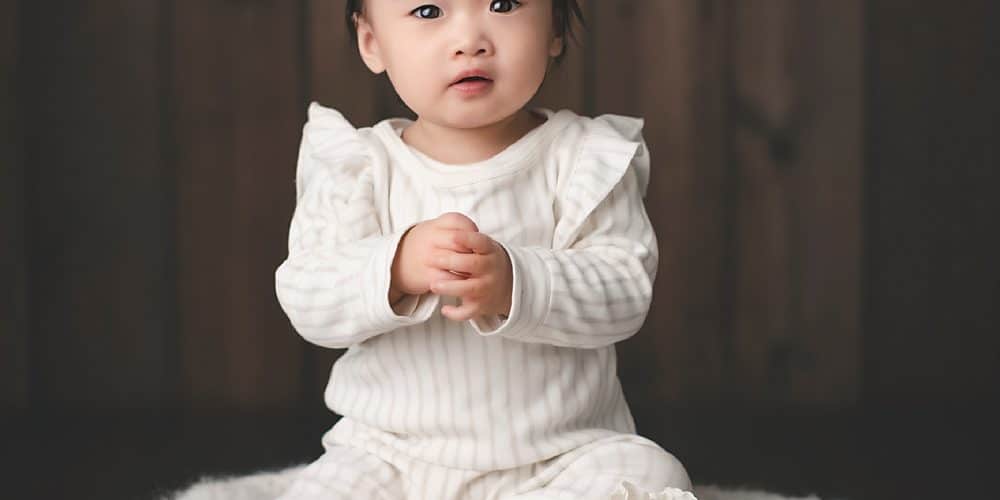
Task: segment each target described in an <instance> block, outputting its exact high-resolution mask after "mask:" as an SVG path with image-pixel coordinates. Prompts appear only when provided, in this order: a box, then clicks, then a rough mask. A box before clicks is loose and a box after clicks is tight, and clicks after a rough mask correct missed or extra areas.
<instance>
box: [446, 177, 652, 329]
mask: <svg viewBox="0 0 1000 500" xmlns="http://www.w3.org/2000/svg"><path fill="white" fill-rule="evenodd" d="M640 161H644V159H642V160H640ZM497 243H499V244H500V245H501V246H502V247H503V249H504V250H506V254H507V255H508V256H509V259H510V269H511V272H512V287H511V288H508V290H510V292H509V293H510V295H509V298H510V301H509V304H510V314H509V317H508V318H506V319H504V318H503V317H502V316H498V315H496V314H491V313H490V311H486V312H485V314H476V315H475V316H471V315H470V317H471V321H472V325H473V327H474V328H475V329H476V330H477V331H478V332H479V333H480V334H482V335H503V336H505V337H508V338H513V339H517V340H522V341H525V342H537V343H548V344H554V345H559V346H566V347H578V348H597V347H602V346H606V345H609V344H612V343H614V342H618V341H621V340H624V339H626V338H628V337H630V336H631V335H633V334H635V333H636V332H637V331H638V330H639V328H640V327H641V326H642V324H643V322H644V321H645V318H646V314H647V312H648V310H649V306H650V303H651V300H652V293H653V281H654V279H655V276H656V269H657V263H658V256H659V253H658V247H657V243H656V235H655V234H654V232H653V227H652V224H651V223H650V221H649V217H648V216H647V214H646V210H645V207H644V206H643V202H642V195H641V190H640V188H639V181H638V178H637V175H636V172H635V170H634V169H632V168H629V169H627V170H626V172H625V173H624V175H623V177H622V178H621V180H620V181H619V182H618V183H617V184H616V185H615V187H614V188H613V189H612V190H611V192H610V193H609V194H608V195H607V196H606V197H605V198H604V199H603V200H602V201H601V202H600V203H599V204H598V205H597V207H596V208H595V209H594V210H593V211H592V212H591V213H590V214H589V216H588V217H587V218H586V220H585V221H584V222H583V223H582V225H581V228H580V232H579V234H578V235H577V237H576V238H575V240H574V242H573V244H572V245H570V246H569V248H565V249H549V248H539V247H524V246H515V245H509V244H505V243H503V242H497ZM500 253H501V254H503V253H504V252H500ZM464 260H468V259H453V265H455V263H459V264H460V265H461V263H462V262H463V261H464ZM468 266H469V267H466V268H465V269H474V265H473V263H471V262H470V263H469V264H468ZM490 272H493V273H494V274H495V275H497V276H503V273H502V271H499V270H496V269H494V270H492V271H490ZM497 282H499V283H502V280H497ZM462 287H463V284H462V283H458V282H454V283H444V284H442V285H440V286H438V287H435V290H436V291H439V293H442V294H445V295H449V294H453V293H454V294H456V295H460V292H459V291H462V292H464V291H465V290H463V288H462ZM494 293H503V292H502V290H501V289H499V288H498V289H497V290H494ZM491 301H492V302H494V303H497V302H498V301H497V300H495V298H493V299H491V298H489V297H487V298H484V299H482V300H481V302H482V303H483V304H488V303H490V302H491ZM453 319H454V318H453Z"/></svg>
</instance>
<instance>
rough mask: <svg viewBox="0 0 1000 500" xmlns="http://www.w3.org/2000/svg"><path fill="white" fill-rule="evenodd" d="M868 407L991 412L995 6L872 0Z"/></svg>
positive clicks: (999, 367) (995, 348) (999, 356)
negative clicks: (976, 405) (967, 406)
mask: <svg viewBox="0 0 1000 500" xmlns="http://www.w3.org/2000/svg"><path fill="white" fill-rule="evenodd" d="M869 11H870V21H869V30H868V31H869V33H871V36H870V37H869V39H868V50H867V53H868V54H869V63H868V68H869V76H868V79H867V92H868V99H867V102H868V104H869V109H868V113H867V115H868V127H867V131H866V136H865V137H866V140H867V143H868V148H867V156H868V160H869V165H870V168H869V173H868V175H867V177H866V181H867V183H868V187H867V191H866V194H867V213H868V215H867V217H866V222H867V227H866V237H867V239H868V241H869V244H868V248H869V251H868V253H867V255H866V259H865V268H866V279H865V281H866V285H867V286H866V291H867V294H866V320H865V324H866V327H867V328H866V332H865V339H864V346H865V361H864V366H863V368H864V374H865V402H866V403H867V404H870V405H891V404H915V403H923V402H926V401H936V402H940V403H941V404H947V405H951V404H953V403H955V402H958V401H977V402H980V403H981V404H989V403H993V404H994V405H995V404H996V403H997V402H998V399H1000V398H998V392H997V390H996V381H997V380H1000V336H998V335H997V332H998V331H1000V308H998V307H997V304H998V297H1000V261H998V259H997V255H1000V240H998V239H997V237H996V233H997V227H998V225H997V214H998V213H1000V198H998V196H997V186H998V185H1000V172H998V169H997V166H998V165H1000V142H998V141H997V130H998V129H1000V121H998V117H1000V98H998V96H997V89H998V88H1000V33H998V32H997V30H996V29H995V21H994V20H995V19H997V16H998V15H1000V6H998V4H997V3H996V2H990V1H987V0H975V1H967V2H961V3H954V4H941V3H939V2H931V1H926V0H922V1H917V2H903V1H886V2H874V3H872V4H871V6H870V8H869Z"/></svg>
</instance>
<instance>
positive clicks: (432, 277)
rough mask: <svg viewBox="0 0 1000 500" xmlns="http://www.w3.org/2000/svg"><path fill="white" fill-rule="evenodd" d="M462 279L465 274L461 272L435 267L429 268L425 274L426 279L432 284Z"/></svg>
mask: <svg viewBox="0 0 1000 500" xmlns="http://www.w3.org/2000/svg"><path fill="white" fill-rule="evenodd" d="M463 279H465V276H463V275H461V274H456V273H453V272H451V271H447V270H444V269H437V268H431V269H430V271H429V272H428V275H427V281H428V282H430V283H432V284H433V283H438V282H442V283H447V282H449V281H454V280H463ZM434 293H437V292H434Z"/></svg>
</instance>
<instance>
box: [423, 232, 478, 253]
mask: <svg viewBox="0 0 1000 500" xmlns="http://www.w3.org/2000/svg"><path fill="white" fill-rule="evenodd" d="M463 233H464V231H462V230H459V229H442V230H440V231H435V233H434V237H433V242H434V246H436V247H438V248H442V249H444V250H451V251H452V252H458V253H472V249H471V248H469V247H467V246H465V245H464V244H462V243H461V241H462V234H463Z"/></svg>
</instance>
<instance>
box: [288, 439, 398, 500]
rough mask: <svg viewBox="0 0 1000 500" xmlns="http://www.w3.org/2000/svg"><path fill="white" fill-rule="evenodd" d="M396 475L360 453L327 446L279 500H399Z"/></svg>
mask: <svg viewBox="0 0 1000 500" xmlns="http://www.w3.org/2000/svg"><path fill="white" fill-rule="evenodd" d="M403 497H404V495H403V491H402V482H401V479H400V474H399V471H398V470H397V469H396V468H395V467H393V466H392V465H390V464H388V463H386V462H385V461H383V460H381V459H379V458H378V457H376V456H375V455H372V454H370V453H368V452H365V451H363V450H359V449H357V448H352V447H349V446H339V445H338V446H330V447H328V448H327V450H326V453H324V454H323V456H321V457H319V459H317V460H316V461H315V462H313V463H311V464H309V465H308V466H306V467H305V468H304V469H303V470H302V472H300V473H299V476H298V477H297V478H296V479H295V481H294V482H293V483H292V486H291V487H289V489H288V491H286V492H285V494H284V495H282V496H280V497H279V498H278V500H320V499H322V500H351V499H358V498H365V499H369V498H370V499H372V500H399V499H400V498H403Z"/></svg>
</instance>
